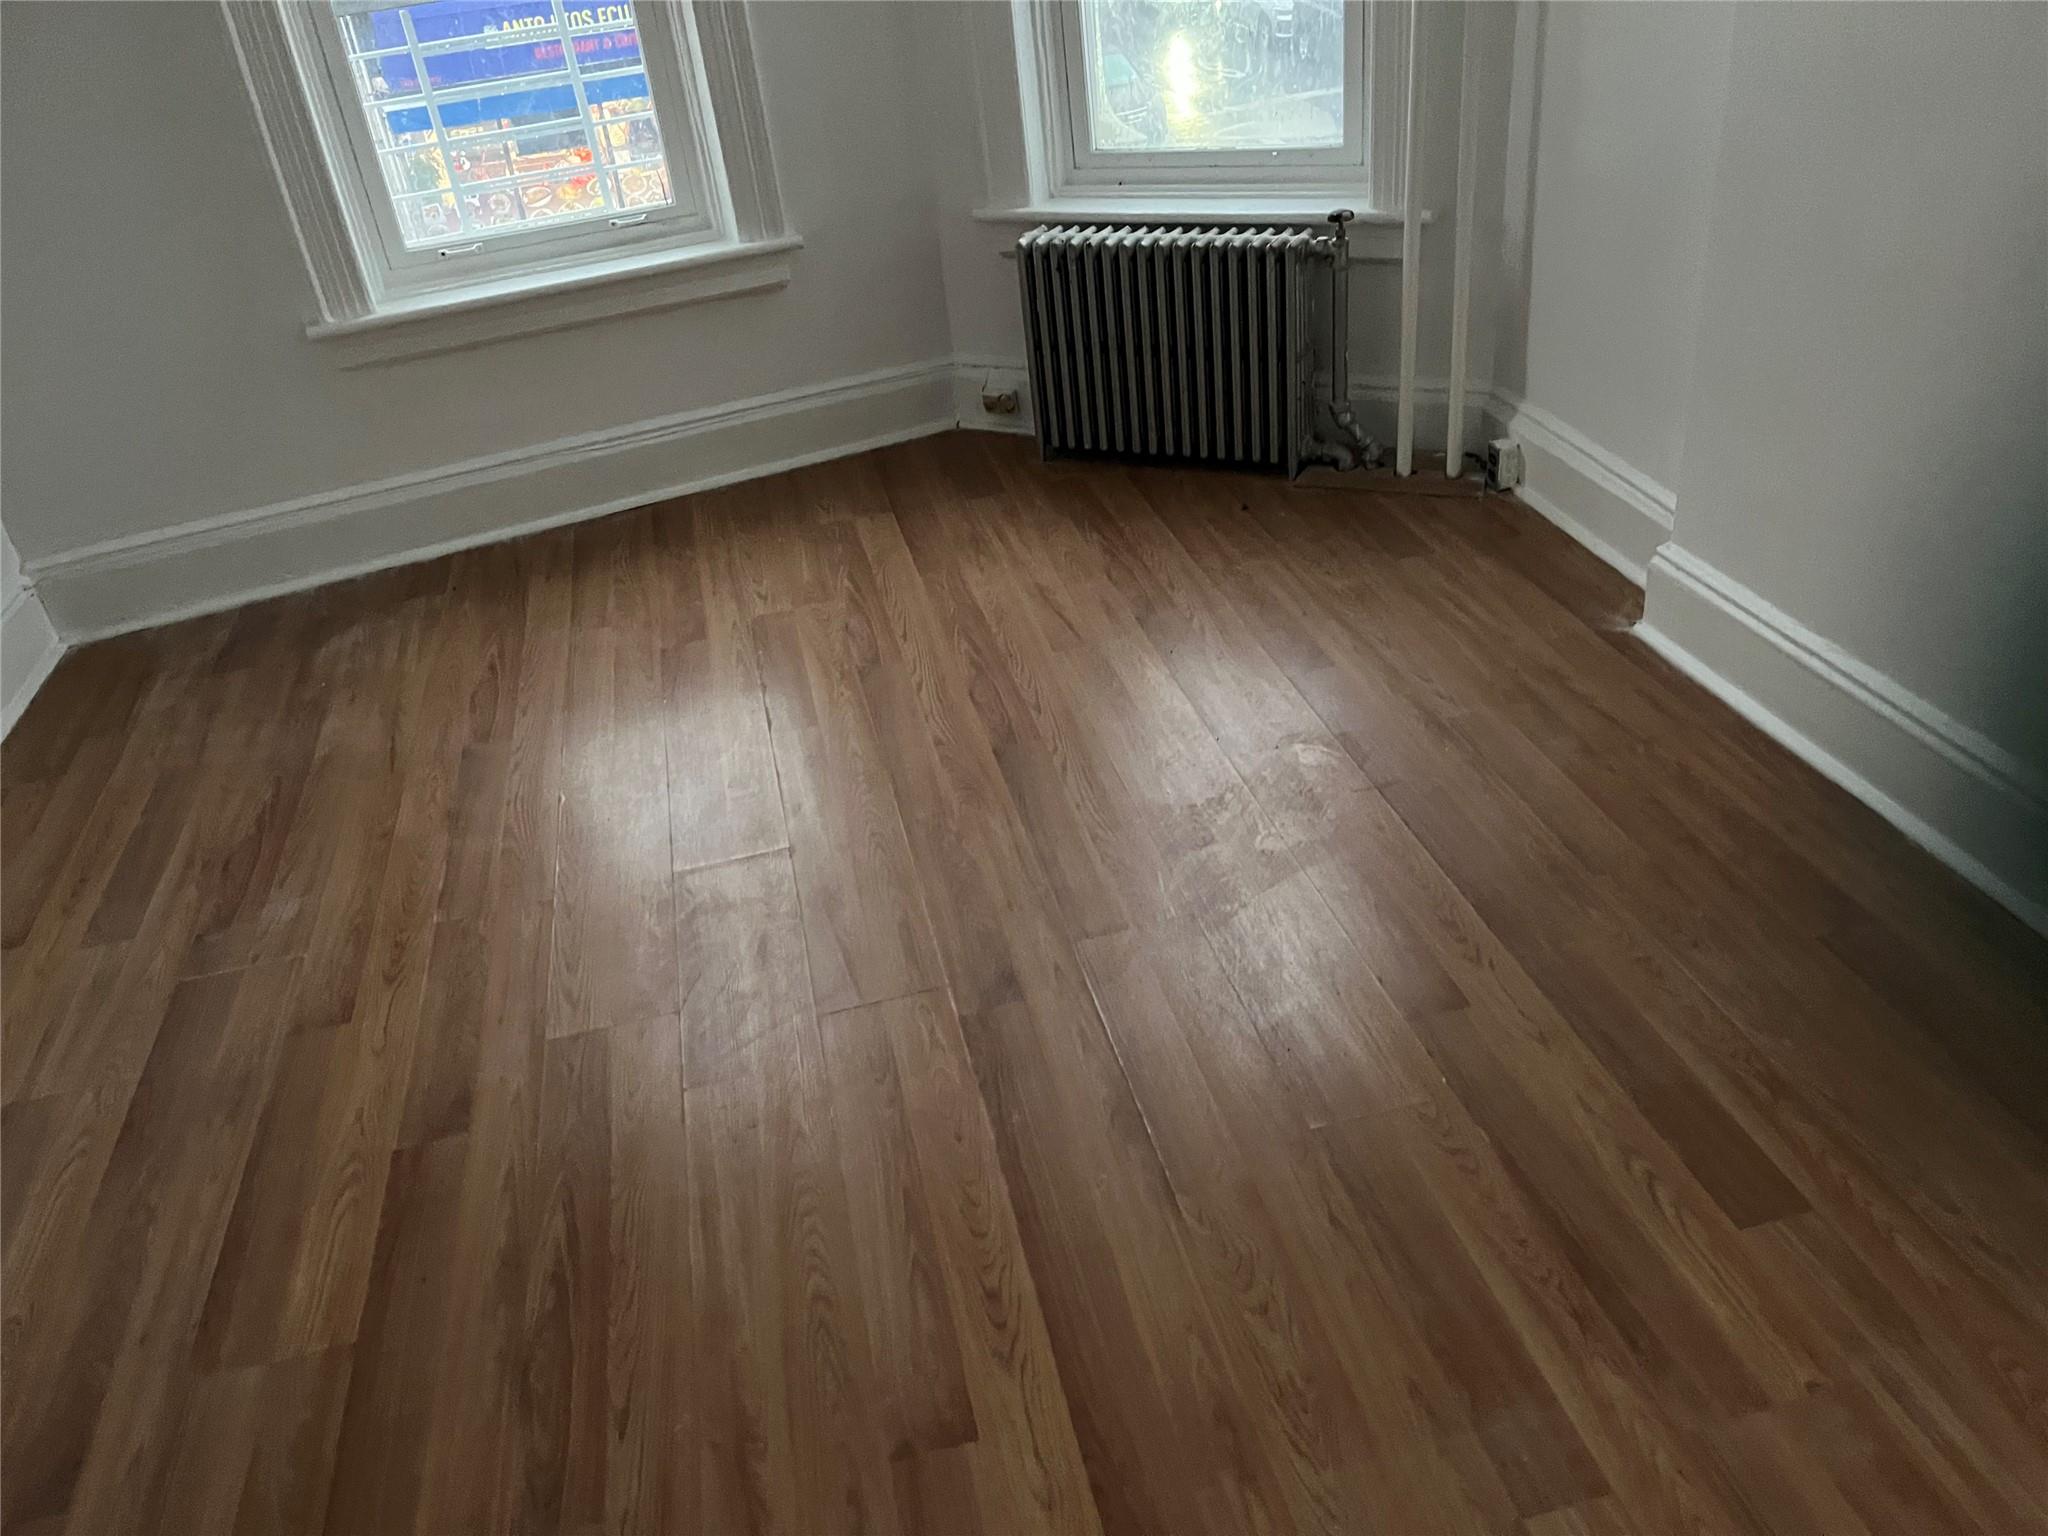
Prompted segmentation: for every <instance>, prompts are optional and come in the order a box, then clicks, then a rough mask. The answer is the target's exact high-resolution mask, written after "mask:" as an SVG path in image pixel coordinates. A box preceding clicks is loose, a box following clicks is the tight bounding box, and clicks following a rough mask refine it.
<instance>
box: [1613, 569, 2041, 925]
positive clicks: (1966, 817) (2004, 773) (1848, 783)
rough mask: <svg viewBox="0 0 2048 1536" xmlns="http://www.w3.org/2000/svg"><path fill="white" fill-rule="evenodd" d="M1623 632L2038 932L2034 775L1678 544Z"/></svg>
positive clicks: (2037, 790) (2037, 780)
mask: <svg viewBox="0 0 2048 1536" xmlns="http://www.w3.org/2000/svg"><path fill="white" fill-rule="evenodd" d="M1635 632H1636V634H1637V635H1638V636H1639V637H1640V638H1641V639H1642V640H1643V641H1644V642H1645V643H1646V644H1648V645H1649V646H1650V647H1651V648H1652V649H1653V650H1655V651H1657V652H1658V653H1659V654H1660V655H1662V656H1664V657H1665V658H1666V659H1668V660H1669V661H1670V662H1671V663H1672V664H1673V665H1674V666H1676V667H1677V668H1678V669H1679V670H1680V671H1682V672H1684V673H1686V674H1687V675H1688V676H1690V677H1692V678H1693V679H1694V680H1695V681H1697V682H1699V683H1700V684H1701V685H1702V686H1703V687H1705V688H1706V689H1707V690H1708V691H1709V692H1710V693H1713V694H1716V695H1717V696H1719V697H1720V698H1721V699H1723V700H1724V701H1726V702H1727V703H1728V704H1729V705H1731V706H1732V707H1733V708H1734V709H1735V710H1736V711H1737V712H1738V713H1740V714H1741V715H1743V716H1744V717H1746V718H1747V719H1748V720H1749V721H1750V722H1751V723H1753V724H1754V725H1756V726H1757V727H1759V728H1760V729H1761V730H1763V731H1764V733H1765V734H1767V735H1769V736H1771V737H1773V738H1775V739H1776V740H1777V741H1778V742H1780V743H1781V744H1783V745H1784V746H1785V747H1786V748H1788V749H1789V750H1790V751H1792V752H1793V753H1794V754H1795V755H1797V756H1798V757H1800V758H1803V759H1804V760H1805V761H1806V762H1808V763H1809V764H1811V765H1812V766H1813V767H1814V768H1816V769H1818V770H1819V771H1820V772H1821V773H1823V774H1825V775H1826V776H1827V777H1828V778H1830V779H1832V780H1834V781H1835V782H1836V783H1837V784H1839V785H1841V786H1842V787H1843V788H1844V789H1846V790H1848V791H1849V793H1851V794H1852V795H1854V796H1856V798H1857V799H1859V800H1861V801H1863V802H1864V804H1866V805H1868V806H1870V807H1871V809H1873V810H1875V811H1876V812H1877V813H1878V814H1879V815H1880V816H1883V817H1884V818H1885V819H1886V820H1887V821H1889V822H1891V823H1892V824H1893V825H1894V826H1896V827H1898V828H1899V830H1900V831H1902V832H1904V833H1905V834H1906V835H1907V836H1908V837H1910V838H1911V839H1913V841H1914V842H1916V843H1918V844H1920V846H1921V847H1923V848H1925V849H1927V850H1928V852H1930V853H1932V854H1933V855H1934V856H1935V857H1936V858H1938V859H1940V860H1941V861H1942V862H1943V863H1945V864H1947V865H1948V866H1949V867H1950V868H1951V869H1953V870H1955V871H1956V873H1958V874H1959V875H1961V876H1962V877H1963V878H1964V879H1966V880H1968V881H1970V882H1971V883H1972V884H1973V885H1975V886H1977V887H1978V888H1979V889H1981V890H1983V891H1984V892H1985V893H1986V894H1988V895H1990V896H1991V897H1992V898H1994V899H1995V900H1997V901H1998V902H2000V903H2001V904H2002V905H2004V906H2005V907H2007V908H2008V909H2009V910H2011V911H2012V912H2013V913H2014V914H2015V915H2016V916H2018V917H2019V918H2020V920H2021V921H2022V922H2025V923H2026V924H2028V925H2029V926H2030V927H2032V928H2034V929H2036V930H2038V931H2040V932H2042V933H2048V778H2044V776H2043V775H2042V774H2041V773H2040V772H2038V771H2037V770H2036V769H2034V768H2032V767H2031V766H2029V765H2028V764H2026V763H2024V762H2022V761H2021V760H2020V759H2018V758H2017V757H2015V756H2014V755H2013V754H2012V753H2010V752H2008V751H2006V750H2005V749H2004V748H2003V747H2000V746H1998V745H1997V744H1996V743H1994V742H1992V741H1991V740H1989V739H1988V738H1987V737H1985V736H1984V735H1983V734H1982V733H1981V732H1979V731H1976V730H1974V729H1972V728H1971V727H1969V726H1966V725H1964V724H1963V723H1962V722H1960V721H1958V720H1955V719H1952V718H1951V717H1950V716H1948V715H1947V714H1945V713H1943V712H1942V711H1941V710H1940V709H1938V708H1937V707H1935V706H1934V705H1933V704H1930V703H1929V702H1928V701H1927V700H1925V699H1923V698H1921V697H1920V696H1918V695H1917V694H1915V693H1913V692H1911V691H1910V690H1908V689H1906V688H1905V687H1903V686H1901V685H1900V684H1899V683H1898V682H1897V681H1895V680H1894V679H1892V678H1890V677H1887V676H1885V675H1884V674H1883V673H1881V672H1878V671H1877V670H1875V669H1874V668H1872V667H1870V666H1869V665H1867V664H1866V663H1864V662H1862V661H1860V660H1858V659H1857V658H1855V657H1853V656H1851V655H1849V654H1848V653H1847V652H1845V651H1843V650H1842V649H1841V647H1839V646H1837V645H1835V644H1833V643H1832V642H1830V641H1828V640H1827V639H1825V638H1824V637H1822V636H1820V635H1817V634H1815V633H1813V631H1811V630H1809V629H1807V628H1806V627H1805V626H1804V625H1802V624H1800V623H1799V622H1798V621H1797V620H1795V619H1793V618H1792V617H1791V616H1790V615H1788V614H1786V613H1784V612H1782V611H1780V610H1779V609H1777V608H1776V607H1774V606H1772V605H1771V604H1770V603H1769V602H1768V601H1766V600H1765V599H1763V598H1762V597H1759V596H1758V595H1757V594H1756V593H1754V592H1752V591H1750V590H1749V589H1748V588H1747V587H1744V586H1742V585H1741V584H1740V583H1738V582H1736V581H1734V580H1733V579H1732V578H1730V577H1728V576H1727V575H1725V574H1724V573H1723V572H1721V571H1719V570H1717V569H1716V568H1715V567H1713V566H1711V565H1709V564H1708V563H1707V562H1705V561H1704V560H1701V559H1700V558H1699V557H1698V556H1697V555H1694V554H1693V553H1691V552H1690V551H1689V550H1686V549H1683V548H1681V547H1679V546H1677V545H1675V544H1666V545H1665V546H1664V547H1663V548H1662V549H1660V550H1659V551H1657V554H1656V557H1655V559H1654V560H1653V561H1652V562H1651V565H1650V570H1649V585H1648V590H1647V596H1646V601H1645V608H1644V616H1643V621H1642V623H1640V624H1639V625H1637V626H1636V631H1635Z"/></svg>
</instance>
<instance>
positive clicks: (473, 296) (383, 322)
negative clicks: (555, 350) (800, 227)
mask: <svg viewBox="0 0 2048 1536" xmlns="http://www.w3.org/2000/svg"><path fill="white" fill-rule="evenodd" d="M221 8H222V11H223V14H224V15H225V17H226V19H227V26H228V31H229V34H230V37H231V38H232V40H233V44H234V48H235V52H236V56H237V58H238V60H239V62H240V64H241V66H242V72H243V76H244V79H245V81H246V82H247V84H248V87H249V92H250V98H251V101H252V103H253V104H254V106H255V110H256V116H257V122H258V126H259V128H260V130H261V132H262V134H263V139H264V143H265V146H266V148H267V149H268V150H269V152H270V158H271V162H272V165H273V167H274V168H275V170H276V173H277V178H278V185H279V188H280V190H281V191H282V193H283V195H284V199H285V204H286V208H287V210H288V212H289V214H290V216H291V221H292V226H293V230H294V232H295V233H296V235H297V236H298V240H299V245H300V249H301V251H302V253H303V254H304V256H305V259H306V266H307V272H308V275H309V277H310V279H311V282H312V288H313V296H314V299H315V302H316V304H317V307H318V315H317V317H316V318H314V319H313V320H312V321H311V323H309V324H308V326H307V334H308V335H309V336H311V337H314V338H316V339H341V340H345V341H347V342H348V343H349V356H347V357H346V358H345V359H344V361H345V362H355V361H362V362H373V361H382V360H385V359H387V358H390V357H403V356H411V355H416V354H418V353H423V352H432V351H440V350H445V349H447V348H449V347H456V346H469V345H475V344H476V343H478V342H480V341H489V340H494V339H497V338H498V337H500V336H508V335H519V334H525V333H527V332H531V331H536V330H546V329H552V328H555V327H558V326H560V325H563V324H574V323H579V322H580V321H582V320H586V319H595V318H600V317H602V316H604V315H607V314H617V313H627V312H631V311H633V310H639V309H649V308H657V307H666V306H669V305H673V304H677V303H687V302H691V301H693V300H695V299H699V298H712V297H718V296H720V295H723V294H728V293H736V292H750V291H755V290H758V289H760V288H765V287H771V286H776V285H779V284H780V283H784V282H787V281H788V279H789V276H790V269H789V261H788V256H789V253H790V252H791V251H793V250H794V249H796V248H797V247H798V246H799V245H800V243H801V242H800V241H798V240H797V239H796V237H795V236H794V235H792V234H791V233H790V232H789V230H788V228H787V225H786V223H785V221H784V217H783V212H782V204H781V199H780V196H779V193H778V190H777V185H776V180H775V169H774V160H773V156H772V154H771V153H770V150H769V145H768V135H767V130H766V119H765V114H764V112H763V110H762V105H761V93H760V82H759V78H758V76H757V74H756V72H755V69H754V63H753V49H752V42H751V37H750V35H749V29H748V25H747V15H746V8H745V6H744V4H743V3H741V0H637V3H636V5H635V11H636V20H637V23H638V26H639V29H640V39H641V55H642V59H643V61H644V63H645V65H646V68H647V73H648V84H649V90H650V92H651V94H652V95H653V96H654V100H655V107H656V113H657V116H658V119H659V121H660V125H661V132H662V139H663V149H664V153H665V154H666V156H667V158H668V164H669V173H670V182H671V186H672V188H673V189H674V191H675V194H676V198H677V201H676V202H675V203H674V204H672V205H671V206H670V207H669V208H665V209H660V210H648V216H647V217H646V218H644V219H642V218H629V219H627V220H624V221H622V222H620V223H617V224H614V223H613V222H612V221H611V220H610V219H598V218H592V219H585V220H575V221H565V222H564V223H563V224H561V225H559V226H557V227H555V228H549V229H539V230H533V231H522V232H520V233H518V234H507V235H502V236H493V237H487V238H484V239H480V240H474V242H473V243H474V248H473V249H470V248H469V247H470V246H471V245H472V239H473V237H472V238H463V239H460V240H457V241H455V242H452V247H453V248H451V249H450V250H449V251H448V252H447V254H443V252H442V251H441V250H439V249H436V248H428V249H424V250H408V249H407V248H406V246H405V243H404V240H403V238H402V237H401V236H400V234H399V230H398V225H397V216H396V212H395V210H394V209H393V207H392V203H391V198H390V196H389V194H388V192H387V190H386V186H385V181H384V176H383V173H382V170H381V168H380V167H379V166H378V164H377V161H376V150H375V147H374V144H373V142H372V139H371V136H370V133H369V129H368V126H367V124H366V123H364V122H363V121H362V120H363V117H364V114H363V109H362V107H361V104H360V103H359V102H358V101H357V100H356V98H355V95H354V88H353V85H352V83H351V81H350V78H349V73H348V66H347V62H346V57H345V54H344V51H343V45H342V40H341V35H340V31H339V27H338V25H337V24H336V22H335V20H334V17H333V14H332V11H331V9H330V7H329V6H327V5H326V4H324V3H321V4H309V3H306V0H222V7H221ZM599 287H602V289H603V290H604V291H603V292H602V293H601V294H597V293H593V292H586V291H585V290H591V289H596V288H599Z"/></svg>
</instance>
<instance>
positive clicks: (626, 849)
mask: <svg viewBox="0 0 2048 1536" xmlns="http://www.w3.org/2000/svg"><path fill="white" fill-rule="evenodd" d="M575 574H576V605H575V624H576V628H575V632H574V638H573V641H572V644H571V649H570V657H569V674H568V693H567V700H568V707H567V717H566V724H565V726H564V731H563V736H562V748H561V750H562V781H563V799H562V808H561V833H560V837H561V844H560V848H561V851H560V859H559V864H558V868H557V873H556V875H555V883H554V890H555V896H556V913H555V964H554V973H553V1004H552V1009H551V1013H550V1018H549V1023H548V1028H549V1032H550V1033H552V1034H556V1035H564V1034H573V1033H575V1032H577V1031H580V1030H586V1029H604V1028H609V1027H610V1026H612V1025H614V1024H622V1023H636V1022H638V1021H640V1020H643V1019H649V1018H656V1017H662V1016H666V1015H672V1014H674V1012H675V1011H676V1003H677V999H676V991H675V970H674V966H673V965H672V964H670V963H668V962H669V957H670V956H672V955H673V954H674V952H675V911H674V906H673V896H672V894H671V891H670V876H671V870H672V864H673V861H672V859H671V855H670V849H669V795H668V758H667V745H666V741H665V727H664V722H663V713H664V712H663V708H662V691H661V677H660V653H659V648H658V645H657V642H656V636H655V635H654V633H653V629H652V618H651V613H652V602H653V598H652V595H651V594H652V590H653V574H654V565H653V543H652V537H651V532H649V530H648V529H647V527H646V526H645V525H644V520H640V519H636V520H633V521H632V522H631V523H630V524H629V526H628V527H626V528H625V529H623V530H620V531H614V532H611V533H608V534H603V535H601V536H600V535H592V536H590V537H587V538H586V537H585V535H584V531H583V530H581V529H579V530H578V541H577V548H576V573H575Z"/></svg>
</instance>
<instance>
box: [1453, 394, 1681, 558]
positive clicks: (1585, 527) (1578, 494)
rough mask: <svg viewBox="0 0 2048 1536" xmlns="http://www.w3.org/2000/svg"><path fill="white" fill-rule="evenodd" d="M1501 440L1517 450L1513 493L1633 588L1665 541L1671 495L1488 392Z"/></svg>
mask: <svg viewBox="0 0 2048 1536" xmlns="http://www.w3.org/2000/svg"><path fill="white" fill-rule="evenodd" d="M1490 405H1491V411H1492V414H1493V415H1494V417H1495V418H1496V419H1497V420H1498V421H1499V423H1500V435H1502V436H1504V437H1512V438H1514V439H1515V440H1516V441H1517V442H1519V443H1520V444H1521V445H1522V484H1521V485H1520V487H1518V488H1517V492H1516V494H1517V495H1519V496H1520V497H1521V498H1522V500H1523V501H1525V502H1527V503H1528V504H1529V506H1530V507H1531V508H1532V509H1533V510H1534V511H1536V512H1537V513H1538V514H1539V515H1540V516H1542V517H1544V518H1546V519H1548V520H1549V521H1550V522H1552V523H1555V524H1556V525H1557V526H1558V527H1559V528H1561V529H1563V530H1564V531H1565V532H1566V533H1568V534H1570V535H1571V536H1572V537H1573V538H1574V539H1576V540H1578V541H1579V543H1581V544H1583V545H1585V546H1586V548H1587V549H1589V550H1591V551H1592V552H1593V553H1594V554H1595V555H1598V556H1599V557H1600V558H1601V559H1602V560H1604V561H1606V562H1607V563H1608V564H1609V565H1611V566H1613V567H1614V569H1616V570H1617V571H1619V572H1621V574H1622V575H1624V576H1626V577H1627V578H1628V579H1629V580H1630V581H1632V582H1634V583H1635V584H1636V585H1637V586H1639V587H1640V586H1641V585H1643V582H1644V579H1645V576H1646V573H1647V572H1648V570H1649V565H1650V557H1651V556H1652V555H1654V554H1656V552H1657V549H1658V547H1659V546H1660V545H1662V544H1663V543H1664V542H1665V541H1666V540H1667V539H1669V538H1670V537H1671V525H1672V522H1673V520H1674V519H1675V517H1676V514H1677V510H1678V498H1677V496H1676V495H1675V494H1674V493H1673V492H1672V491H1671V490H1670V489H1669V488H1668V487H1666V486H1663V485H1660V484H1658V483H1657V482H1656V481H1655V480H1653V479H1651V478H1650V477H1649V476H1648V475H1646V474H1644V473H1643V472H1642V471H1641V470H1639V469H1637V468H1636V467H1635V466H1634V465H1632V464H1630V463H1628V462H1627V461H1626V460H1625V459H1622V458H1620V457H1618V456H1617V455H1615V454H1613V453H1610V452H1609V451H1608V450H1607V449H1605V448H1603V447H1601V446H1600V445H1599V444H1598V443H1596V442H1594V441H1593V440H1592V439H1591V438H1589V437H1587V436H1586V435H1585V434H1584V433H1582V432H1580V431H1579V430H1578V429H1577V428H1575V427H1573V426H1571V425H1570V424H1569V423H1567V422H1564V421H1560V420H1559V419H1558V418H1557V417H1555V416H1553V415H1551V414H1550V412H1548V411H1546V410H1543V409H1542V408H1540V407H1538V406H1533V405H1530V404H1529V403H1528V402H1527V401H1525V400H1519V399H1517V398H1515V397H1514V396H1513V395H1511V394H1508V393H1507V392H1506V391H1504V390H1498V389H1496V390H1495V391H1493V393H1492V396H1491V400H1490Z"/></svg>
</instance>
